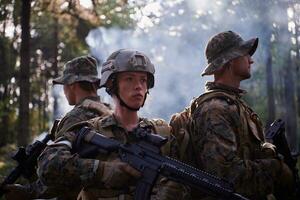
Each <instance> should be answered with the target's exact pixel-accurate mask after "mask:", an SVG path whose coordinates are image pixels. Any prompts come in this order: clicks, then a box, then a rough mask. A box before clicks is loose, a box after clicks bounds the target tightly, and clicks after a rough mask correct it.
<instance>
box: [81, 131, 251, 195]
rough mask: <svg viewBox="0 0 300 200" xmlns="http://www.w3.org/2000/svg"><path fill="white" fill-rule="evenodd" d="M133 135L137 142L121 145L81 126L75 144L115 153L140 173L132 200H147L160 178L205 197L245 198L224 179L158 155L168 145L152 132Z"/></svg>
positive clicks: (136, 132) (138, 132)
mask: <svg viewBox="0 0 300 200" xmlns="http://www.w3.org/2000/svg"><path fill="white" fill-rule="evenodd" d="M134 134H135V135H136V137H137V138H138V139H139V142H137V143H134V144H123V143H121V142H119V141H117V140H114V139H110V138H107V137H105V136H104V135H102V134H101V133H98V132H96V131H94V130H91V129H90V128H88V127H83V128H82V129H81V130H80V131H79V132H78V138H79V139H78V138H77V142H76V143H77V145H80V143H81V144H82V145H86V143H88V144H90V145H91V146H92V147H94V148H96V149H98V150H100V151H102V152H106V153H110V152H117V153H118V155H119V157H120V159H121V160H122V161H123V162H126V163H129V164H130V165H131V166H132V167H134V168H135V169H137V170H138V171H140V172H141V173H142V177H141V178H140V179H139V180H138V182H137V185H136V190H135V195H134V199H135V200H141V199H143V200H148V199H150V194H151V191H152V188H153V186H154V184H155V182H156V180H157V178H158V176H159V175H161V176H164V177H166V178H168V179H170V180H173V181H175V182H179V183H182V184H184V185H188V186H191V187H194V188H197V189H198V190H201V191H202V192H204V193H206V194H209V195H211V196H214V197H219V198H221V199H234V200H246V199H247V198H245V197H243V196H242V195H240V194H237V193H235V192H234V190H233V188H232V185H231V184H230V183H228V182H227V181H225V180H224V179H221V178H219V177H216V176H213V175H211V174H209V173H207V172H204V171H201V170H198V169H196V168H194V167H192V166H189V165H187V164H184V163H182V162H180V161H178V160H175V159H172V158H169V157H166V156H162V155H160V147H161V146H163V145H164V144H165V143H166V142H167V139H166V138H163V137H161V136H159V135H155V134H152V133H151V131H149V130H147V129H145V128H138V129H136V131H135V133H134ZM77 145H76V146H77ZM79 147H80V146H79ZM91 149H92V148H91ZM85 154H88V153H87V151H85ZM81 156H82V155H81Z"/></svg>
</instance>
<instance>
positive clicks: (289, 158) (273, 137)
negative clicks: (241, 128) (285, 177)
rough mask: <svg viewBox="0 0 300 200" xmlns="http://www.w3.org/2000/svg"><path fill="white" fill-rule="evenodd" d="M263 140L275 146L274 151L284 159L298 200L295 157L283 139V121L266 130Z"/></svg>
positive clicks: (297, 176)
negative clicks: (292, 178) (290, 171)
mask: <svg viewBox="0 0 300 200" xmlns="http://www.w3.org/2000/svg"><path fill="white" fill-rule="evenodd" d="M265 135H266V136H265V138H266V141H267V142H270V143H272V144H274V145H275V146H276V150H277V152H278V153H279V154H281V155H282V156H283V157H284V162H285V163H286V164H287V165H288V166H289V168H290V169H291V170H292V172H293V175H294V185H295V195H296V197H297V199H299V198H300V179H299V175H298V169H297V168H296V164H297V155H292V153H291V151H290V148H289V145H288V143H287V140H286V137H285V127H284V121H283V120H281V119H277V120H275V121H274V122H273V123H272V124H271V126H270V127H269V128H268V129H267V131H266V134H265Z"/></svg>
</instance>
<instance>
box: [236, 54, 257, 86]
mask: <svg viewBox="0 0 300 200" xmlns="http://www.w3.org/2000/svg"><path fill="white" fill-rule="evenodd" d="M252 63H253V60H252V58H251V56H250V55H245V56H241V57H238V58H235V59H233V60H232V61H231V69H232V72H233V74H234V75H235V76H236V77H237V78H239V79H240V80H245V79H248V78H250V77H251V64H252Z"/></svg>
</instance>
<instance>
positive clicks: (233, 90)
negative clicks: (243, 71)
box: [205, 82, 247, 97]
mask: <svg viewBox="0 0 300 200" xmlns="http://www.w3.org/2000/svg"><path fill="white" fill-rule="evenodd" d="M205 90H206V92H210V91H212V90H222V91H224V92H227V93H231V94H234V95H236V96H238V97H242V96H243V95H245V94H246V93H247V92H246V91H245V90H242V89H239V88H235V87H231V86H228V85H224V84H221V83H216V82H207V83H206V84H205Z"/></svg>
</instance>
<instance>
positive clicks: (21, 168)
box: [0, 120, 59, 197]
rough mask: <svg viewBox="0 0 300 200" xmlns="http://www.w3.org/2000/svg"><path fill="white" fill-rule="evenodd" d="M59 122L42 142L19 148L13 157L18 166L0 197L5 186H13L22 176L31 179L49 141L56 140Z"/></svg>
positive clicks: (10, 175)
mask: <svg viewBox="0 0 300 200" xmlns="http://www.w3.org/2000/svg"><path fill="white" fill-rule="evenodd" d="M58 122H59V120H55V121H54V124H53V126H52V128H51V131H50V134H47V135H46V136H45V138H44V139H42V140H41V141H39V140H37V141H35V142H34V143H33V144H30V145H28V146H27V147H25V148H24V147H19V148H18V151H17V152H16V153H15V154H14V155H13V156H12V159H14V160H15V161H17V163H18V165H17V166H16V167H15V168H14V169H13V170H12V171H11V172H10V173H9V175H8V176H7V177H6V178H5V179H4V181H3V182H2V183H1V185H0V197H2V196H3V194H4V193H5V190H4V186H5V185H7V184H13V183H14V182H15V181H16V180H17V179H18V178H19V177H20V176H23V177H24V178H26V179H30V178H31V177H32V176H33V174H35V172H36V166H37V158H38V157H39V156H40V154H41V153H42V151H43V150H44V149H45V147H46V146H47V143H48V142H49V140H53V139H54V134H55V130H56V128H57V126H58Z"/></svg>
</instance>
